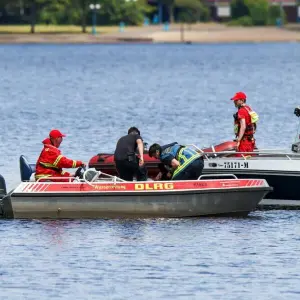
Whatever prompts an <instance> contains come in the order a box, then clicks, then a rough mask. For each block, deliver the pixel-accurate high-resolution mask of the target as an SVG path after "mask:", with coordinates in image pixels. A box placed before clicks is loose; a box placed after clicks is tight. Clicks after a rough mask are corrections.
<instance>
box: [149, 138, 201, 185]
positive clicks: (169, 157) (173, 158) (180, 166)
mask: <svg viewBox="0 0 300 300" xmlns="http://www.w3.org/2000/svg"><path fill="white" fill-rule="evenodd" d="M149 156H150V157H155V158H157V159H160V161H161V162H162V163H163V164H164V165H166V166H167V167H168V168H169V173H168V178H169V179H171V180H197V179H198V178H199V176H200V175H201V173H202V170H203V167H204V162H203V157H202V155H201V154H199V153H198V152H197V151H195V150H194V149H191V148H189V147H186V146H181V145H179V144H178V143H172V144H168V145H165V146H160V145H159V144H153V145H151V146H150V148H149ZM162 175H163V174H162V173H161V172H160V173H159V174H158V175H157V177H156V180H160V179H161V177H162Z"/></svg>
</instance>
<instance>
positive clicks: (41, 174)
mask: <svg viewBox="0 0 300 300" xmlns="http://www.w3.org/2000/svg"><path fill="white" fill-rule="evenodd" d="M63 137H65V135H64V134H62V133H61V132H60V131H59V130H57V129H53V130H51V131H50V133H49V137H48V138H46V139H45V140H44V141H43V144H44V149H43V150H42V152H41V154H40V156H39V158H38V160H37V163H36V172H35V179H36V180H37V179H40V181H45V180H47V181H48V180H50V181H69V178H68V177H71V176H72V175H71V174H70V173H68V172H65V171H63V168H78V167H81V166H85V164H84V163H83V162H82V161H80V160H72V159H69V158H67V157H65V156H63V155H62V154H61V151H60V150H59V149H58V148H59V146H60V144H61V142H62V140H63ZM53 177H66V179H63V178H61V179H55V178H53ZM52 178H53V179H52Z"/></svg>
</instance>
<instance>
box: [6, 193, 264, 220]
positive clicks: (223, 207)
mask: <svg viewBox="0 0 300 300" xmlns="http://www.w3.org/2000/svg"><path fill="white" fill-rule="evenodd" d="M267 192H268V191H267V190H265V189H261V190H257V191H255V192H252V193H249V190H247V189H246V190H244V191H243V190H238V191H237V190H231V191H230V192H229V191H226V192H198V193H182V194H181V193H177V194H164V195H156V194H155V195H154V194H153V195H141V194H140V195H137V194H135V195H122V194H120V195H119V196H117V195H92V196H91V195H75V194H67V195H59V194H57V195H51V196H47V197H45V196H44V195H35V196H34V197H32V195H11V196H10V200H8V201H11V205H9V204H8V205H9V206H11V208H12V211H11V213H10V214H9V216H10V217H13V218H30V219H31V218H55V219H58V218H131V217H133V218H145V217H151V218H152V217H167V218H182V217H198V216H208V215H219V214H221V215H222V214H226V215H228V214H229V215H230V214H232V215H243V216H245V215H247V214H249V213H250V212H251V211H253V210H255V209H256V207H257V204H258V203H259V202H260V201H261V199H262V198H263V197H264V196H265V194H266V193H267Z"/></svg>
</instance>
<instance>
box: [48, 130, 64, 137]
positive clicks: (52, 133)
mask: <svg viewBox="0 0 300 300" xmlns="http://www.w3.org/2000/svg"><path fill="white" fill-rule="evenodd" d="M65 136H66V135H65V134H62V133H61V132H60V131H59V130H58V129H53V130H51V131H50V133H49V137H51V138H53V139H57V138H60V137H65Z"/></svg>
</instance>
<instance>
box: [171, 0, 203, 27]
mask: <svg viewBox="0 0 300 300" xmlns="http://www.w3.org/2000/svg"><path fill="white" fill-rule="evenodd" d="M175 7H176V8H177V10H178V14H177V20H178V21H181V22H184V23H195V22H198V21H200V19H201V20H203V21H206V20H207V19H208V15H209V12H208V8H207V7H206V6H205V5H204V4H203V3H201V2H200V1H199V0H176V1H175Z"/></svg>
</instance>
